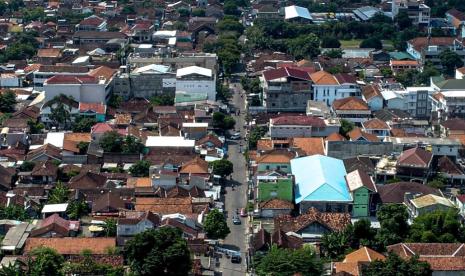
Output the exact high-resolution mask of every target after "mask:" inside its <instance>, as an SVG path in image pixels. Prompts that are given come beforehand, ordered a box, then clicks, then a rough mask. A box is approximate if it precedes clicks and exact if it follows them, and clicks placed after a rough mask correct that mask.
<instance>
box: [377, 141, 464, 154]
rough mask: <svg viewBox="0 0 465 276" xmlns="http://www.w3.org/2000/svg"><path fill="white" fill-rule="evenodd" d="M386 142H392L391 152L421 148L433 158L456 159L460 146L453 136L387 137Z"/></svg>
mask: <svg viewBox="0 0 465 276" xmlns="http://www.w3.org/2000/svg"><path fill="white" fill-rule="evenodd" d="M386 142H392V144H393V150H394V151H395V152H401V151H403V149H405V148H412V147H421V148H425V149H428V151H430V152H431V153H432V154H433V156H449V157H450V158H452V159H454V160H455V159H456V158H457V156H458V154H459V150H460V148H461V147H462V144H461V143H460V141H459V140H458V139H456V138H455V136H452V137H449V138H432V137H422V136H419V137H388V138H386Z"/></svg>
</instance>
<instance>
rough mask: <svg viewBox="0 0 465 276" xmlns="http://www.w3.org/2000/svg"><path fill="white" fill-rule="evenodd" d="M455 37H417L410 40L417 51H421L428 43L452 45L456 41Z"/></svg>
mask: <svg viewBox="0 0 465 276" xmlns="http://www.w3.org/2000/svg"><path fill="white" fill-rule="evenodd" d="M455 39H456V38H455V37H431V38H428V37H417V38H414V39H411V40H409V41H408V43H409V44H411V45H412V46H413V48H414V49H415V50H417V51H421V50H422V49H423V48H425V47H426V46H427V45H436V46H450V45H452V44H453V43H454V40H455Z"/></svg>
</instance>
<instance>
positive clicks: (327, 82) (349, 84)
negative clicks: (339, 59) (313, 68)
mask: <svg viewBox="0 0 465 276" xmlns="http://www.w3.org/2000/svg"><path fill="white" fill-rule="evenodd" d="M310 78H311V80H312V82H313V84H312V89H313V99H314V100H315V101H321V102H325V103H326V105H328V106H331V104H332V103H333V101H334V100H337V99H343V98H347V97H361V90H360V88H359V86H358V84H357V83H356V78H355V77H354V76H351V75H348V74H336V75H332V74H330V73H328V72H325V71H318V72H316V73H313V74H310Z"/></svg>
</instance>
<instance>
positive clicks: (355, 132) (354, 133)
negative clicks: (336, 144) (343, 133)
mask: <svg viewBox="0 0 465 276" xmlns="http://www.w3.org/2000/svg"><path fill="white" fill-rule="evenodd" d="M347 135H348V136H349V138H350V140H352V141H357V140H360V138H363V139H364V140H365V141H368V142H379V138H378V137H377V136H376V135H374V134H371V133H367V132H365V131H362V129H361V128H359V127H356V128H354V129H352V130H351V131H349V133H347Z"/></svg>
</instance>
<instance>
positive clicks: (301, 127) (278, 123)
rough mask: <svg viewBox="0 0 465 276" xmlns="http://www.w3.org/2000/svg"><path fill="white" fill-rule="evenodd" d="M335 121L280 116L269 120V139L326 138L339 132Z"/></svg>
mask: <svg viewBox="0 0 465 276" xmlns="http://www.w3.org/2000/svg"><path fill="white" fill-rule="evenodd" d="M340 126H341V124H340V122H339V120H337V119H321V118H318V117H312V116H280V117H277V118H273V119H270V127H269V129H270V136H271V138H295V137H326V136H328V135H330V134H331V133H334V132H339V128H340Z"/></svg>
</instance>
